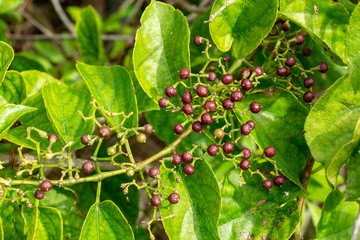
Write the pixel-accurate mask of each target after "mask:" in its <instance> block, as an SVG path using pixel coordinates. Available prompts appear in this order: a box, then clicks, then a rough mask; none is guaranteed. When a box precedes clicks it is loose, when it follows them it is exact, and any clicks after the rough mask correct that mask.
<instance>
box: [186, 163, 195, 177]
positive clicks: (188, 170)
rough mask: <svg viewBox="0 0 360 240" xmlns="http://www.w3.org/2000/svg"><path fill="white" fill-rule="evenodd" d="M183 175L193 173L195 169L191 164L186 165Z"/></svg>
mask: <svg viewBox="0 0 360 240" xmlns="http://www.w3.org/2000/svg"><path fill="white" fill-rule="evenodd" d="M183 171H184V173H185V175H193V174H194V173H195V168H194V166H193V165H191V164H186V165H185V166H184V168H183Z"/></svg>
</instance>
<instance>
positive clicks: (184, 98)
mask: <svg viewBox="0 0 360 240" xmlns="http://www.w3.org/2000/svg"><path fill="white" fill-rule="evenodd" d="M192 100H193V97H192V95H191V93H190V92H184V93H183V94H182V95H181V101H182V102H183V103H191V102H192Z"/></svg>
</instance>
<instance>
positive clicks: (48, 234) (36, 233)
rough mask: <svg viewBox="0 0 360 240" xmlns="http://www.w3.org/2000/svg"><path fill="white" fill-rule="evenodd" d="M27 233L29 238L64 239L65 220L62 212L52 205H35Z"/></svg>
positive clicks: (29, 239)
mask: <svg viewBox="0 0 360 240" xmlns="http://www.w3.org/2000/svg"><path fill="white" fill-rule="evenodd" d="M26 235H27V238H26V239H27V240H35V239H42V240H51V239H60V240H61V239H63V221H62V218H61V214H60V212H59V211H58V210H57V209H56V208H52V207H34V210H33V212H32V216H31V219H30V222H29V223H28V226H27V233H26Z"/></svg>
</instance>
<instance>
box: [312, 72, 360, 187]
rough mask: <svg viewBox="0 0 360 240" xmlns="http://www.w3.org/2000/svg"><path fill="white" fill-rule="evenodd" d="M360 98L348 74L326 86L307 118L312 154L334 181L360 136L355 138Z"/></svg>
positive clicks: (359, 112)
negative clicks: (355, 92) (327, 87)
mask: <svg viewBox="0 0 360 240" xmlns="http://www.w3.org/2000/svg"><path fill="white" fill-rule="evenodd" d="M359 101H360V93H358V94H354V91H353V88H352V86H351V84H350V80H349V78H348V77H347V76H345V77H343V78H340V79H339V80H337V81H336V82H335V83H334V84H333V85H332V86H331V87H330V88H329V89H328V90H326V92H325V93H324V94H323V95H322V97H321V98H320V99H319V100H318V101H317V102H316V104H315V105H314V107H313V108H312V109H311V111H310V113H309V116H308V117H307V119H306V122H305V131H306V133H305V139H306V142H307V143H308V146H309V148H310V150H311V153H312V156H313V157H314V159H315V160H316V161H318V162H320V163H321V164H322V165H324V166H325V167H326V168H327V172H326V175H327V178H328V180H329V181H330V183H331V184H333V185H335V183H336V176H337V173H338V171H339V169H340V167H341V165H342V164H343V163H344V162H345V161H346V160H347V159H348V158H349V157H350V155H351V153H352V151H353V150H354V148H355V146H356V145H357V143H358V142H359V140H360V139H359V137H356V136H355V138H354V130H355V126H356V124H357V122H358V120H359V118H360V111H359V106H360V105H359ZM355 135H356V134H355Z"/></svg>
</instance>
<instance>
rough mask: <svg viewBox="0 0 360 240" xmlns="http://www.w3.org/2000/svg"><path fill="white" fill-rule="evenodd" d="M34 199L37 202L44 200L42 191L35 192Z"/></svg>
mask: <svg viewBox="0 0 360 240" xmlns="http://www.w3.org/2000/svg"><path fill="white" fill-rule="evenodd" d="M34 197H35V198H36V199H38V200H41V199H44V197H45V193H44V192H43V191H42V190H36V191H35V193H34Z"/></svg>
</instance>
